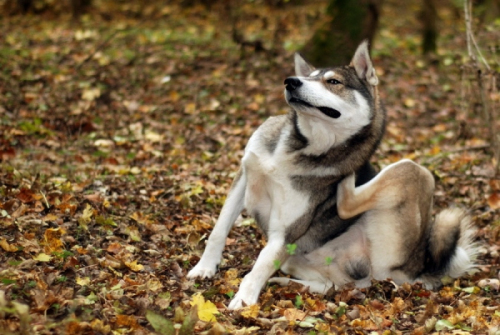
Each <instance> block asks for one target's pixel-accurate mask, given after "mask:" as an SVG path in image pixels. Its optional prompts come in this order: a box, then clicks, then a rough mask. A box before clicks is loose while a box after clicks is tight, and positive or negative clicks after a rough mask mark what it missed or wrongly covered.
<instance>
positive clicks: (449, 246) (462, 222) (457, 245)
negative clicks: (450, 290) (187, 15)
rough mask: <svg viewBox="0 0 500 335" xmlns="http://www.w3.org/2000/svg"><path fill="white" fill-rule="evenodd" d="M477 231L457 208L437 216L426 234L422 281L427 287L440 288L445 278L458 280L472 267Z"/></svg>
mask: <svg viewBox="0 0 500 335" xmlns="http://www.w3.org/2000/svg"><path fill="white" fill-rule="evenodd" d="M475 234H476V229H475V228H474V227H473V226H472V221H471V218H470V216H469V215H467V213H466V212H465V211H464V210H462V209H459V208H450V209H445V210H443V211H442V212H440V213H439V214H438V215H437V216H436V219H435V221H434V224H433V225H432V228H431V229H430V231H429V234H428V243H427V250H426V257H425V270H424V274H423V275H422V277H421V280H422V281H423V282H424V283H425V284H426V285H427V286H432V287H436V286H440V285H441V283H440V279H441V278H442V277H445V276H449V277H452V278H458V277H460V276H462V275H464V274H465V273H466V272H467V271H469V270H471V269H473V268H474V267H475V263H474V261H475V259H476V255H477V251H478V246H477V244H476V243H474V236H475Z"/></svg>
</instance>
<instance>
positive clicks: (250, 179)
mask: <svg viewBox="0 0 500 335" xmlns="http://www.w3.org/2000/svg"><path fill="white" fill-rule="evenodd" d="M295 72H296V77H289V78H287V79H286V80H285V82H284V84H285V99H286V101H287V103H288V105H289V106H290V107H291V109H290V112H289V113H288V114H287V115H280V116H275V117H271V118H269V119H268V120H266V121H265V122H264V123H263V124H262V125H261V126H260V127H259V128H258V129H257V130H256V131H255V132H254V134H253V135H252V136H251V137H250V139H249V141H248V144H247V146H246V148H245V153H244V156H243V159H242V164H241V168H240V170H239V172H238V174H237V176H236V177H235V179H234V181H233V184H232V186H231V189H230V191H229V194H228V197H227V199H226V201H225V203H224V206H223V208H222V211H221V213H220V216H219V219H218V220H217V223H216V224H215V227H214V229H213V231H212V233H211V234H210V237H209V238H208V242H207V245H206V249H205V251H204V253H203V255H202V257H201V259H200V261H199V262H198V264H197V265H196V266H195V267H194V268H193V269H192V270H191V271H190V272H189V273H188V278H190V279H194V278H197V277H201V278H209V277H212V276H213V275H214V274H215V272H216V268H217V266H218V264H219V262H220V258H221V255H222V251H223V248H224V245H225V241H226V237H227V235H228V233H229V231H230V229H231V227H232V225H233V223H234V222H235V220H236V218H237V217H238V215H239V214H240V212H241V211H242V210H243V208H246V209H247V212H248V213H249V214H250V215H252V216H253V217H254V218H255V220H256V222H257V225H258V226H259V227H260V228H261V229H262V231H263V232H264V234H265V235H266V237H267V240H268V243H267V245H266V246H265V247H264V248H263V249H262V251H261V252H260V254H259V256H258V258H257V260H256V262H255V264H254V266H253V269H252V270H251V272H250V273H248V274H247V275H246V276H245V278H244V279H243V281H242V282H241V285H240V288H239V291H238V293H237V294H236V295H235V296H234V298H233V300H232V301H231V303H230V304H229V306H228V308H229V309H238V308H241V307H242V306H243V304H244V303H245V304H247V305H250V304H255V303H256V302H257V299H258V296H259V293H260V290H261V288H262V287H263V286H264V284H265V283H266V282H267V280H268V279H269V278H270V277H271V275H272V274H273V273H274V272H275V271H276V269H275V264H284V263H285V261H286V260H287V259H288V258H289V257H290V255H289V254H288V253H287V252H286V246H287V244H296V245H297V250H296V251H297V252H298V253H301V254H308V253H310V252H312V251H314V250H316V249H318V248H320V247H321V246H323V245H325V243H327V242H328V241H330V240H332V239H334V238H335V237H337V236H340V235H341V234H342V233H344V232H346V231H347V230H348V228H349V227H350V226H351V225H352V224H354V223H355V222H356V221H357V218H356V217H355V218H349V219H346V220H344V219H341V218H340V217H339V215H338V213H337V204H336V193H337V186H338V183H339V182H340V181H341V180H342V179H344V178H345V177H346V176H349V175H351V174H352V173H354V172H356V175H357V180H356V184H357V185H361V184H363V183H365V182H367V181H369V180H370V179H371V178H373V177H374V176H375V174H376V173H375V170H374V169H373V167H372V166H371V165H370V163H369V159H370V157H371V156H372V154H373V152H374V151H375V149H376V148H377V147H378V145H379V143H380V141H381V139H382V136H383V134H384V129H385V110H384V108H383V106H382V103H381V101H380V97H379V93H378V87H377V85H378V78H377V76H376V74H375V69H374V68H373V65H372V62H371V59H370V56H369V53H368V44H367V42H363V43H362V44H360V46H359V47H358V48H357V50H356V52H355V54H354V56H353V59H352V62H351V64H350V65H349V66H341V67H335V68H326V69H315V68H313V67H312V66H311V65H309V64H308V63H307V62H306V61H305V60H304V59H303V58H302V57H301V56H300V55H299V54H296V55H295Z"/></svg>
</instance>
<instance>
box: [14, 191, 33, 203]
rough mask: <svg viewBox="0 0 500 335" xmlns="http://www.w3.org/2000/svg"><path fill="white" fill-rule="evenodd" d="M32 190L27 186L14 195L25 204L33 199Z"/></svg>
mask: <svg viewBox="0 0 500 335" xmlns="http://www.w3.org/2000/svg"><path fill="white" fill-rule="evenodd" d="M33 195H34V192H33V191H32V190H30V189H28V188H22V189H21V190H20V191H19V193H18V194H17V195H16V198H18V199H19V200H21V201H22V202H23V203H25V204H27V203H30V202H32V201H33Z"/></svg>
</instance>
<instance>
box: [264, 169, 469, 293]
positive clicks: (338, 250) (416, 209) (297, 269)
mask: <svg viewBox="0 0 500 335" xmlns="http://www.w3.org/2000/svg"><path fill="white" fill-rule="evenodd" d="M433 193H434V177H433V176H432V174H431V173H430V172H429V170H427V169H426V168H424V167H423V166H421V165H418V164H416V163H414V162H413V161H411V160H408V159H403V160H401V161H399V162H397V163H394V164H391V165H389V166H387V167H386V168H384V169H383V170H382V171H381V172H380V173H379V174H378V175H377V176H376V177H375V178H373V179H372V180H370V181H368V182H367V183H365V184H363V185H361V186H358V187H356V186H355V176H354V174H352V175H350V176H348V177H346V178H345V179H343V180H342V181H341V182H340V183H339V184H338V189H337V210H338V214H339V216H340V217H341V218H342V219H350V218H354V217H359V219H358V220H357V221H356V223H355V224H353V225H352V226H351V227H350V228H349V229H348V231H347V232H345V233H343V234H342V235H340V236H338V237H337V238H334V239H332V240H331V241H329V242H328V243H326V244H325V245H324V246H322V247H320V248H318V249H316V250H314V251H312V252H310V253H308V254H297V255H293V256H291V257H290V258H289V259H288V260H287V261H286V263H285V264H284V265H283V267H282V271H283V272H285V273H288V274H290V275H292V276H294V277H295V278H298V279H289V278H271V279H270V280H269V281H270V282H274V283H277V284H280V285H287V284H288V283H289V282H290V281H295V282H298V283H301V284H303V285H305V286H308V287H309V290H310V291H311V292H315V293H321V294H326V293H327V291H328V290H329V289H330V288H331V287H332V286H336V287H339V286H342V285H344V284H347V283H349V282H354V284H355V285H356V287H360V288H362V287H368V286H370V285H371V279H377V280H385V279H387V278H391V279H392V280H393V281H394V282H395V283H396V284H403V283H414V282H421V283H423V284H424V286H425V287H426V288H428V289H434V288H437V287H439V286H441V278H443V277H445V276H449V277H452V278H457V277H460V276H462V275H463V274H464V273H465V272H467V271H468V270H471V269H472V268H474V262H473V260H474V258H475V256H476V253H477V251H478V248H477V244H475V243H474V242H473V238H474V235H475V229H474V228H473V226H472V223H471V218H470V217H469V216H468V215H467V214H466V212H465V211H464V210H462V209H459V208H449V209H445V210H443V211H441V212H440V213H439V214H438V215H437V216H436V218H435V220H434V221H433V220H432V200H433Z"/></svg>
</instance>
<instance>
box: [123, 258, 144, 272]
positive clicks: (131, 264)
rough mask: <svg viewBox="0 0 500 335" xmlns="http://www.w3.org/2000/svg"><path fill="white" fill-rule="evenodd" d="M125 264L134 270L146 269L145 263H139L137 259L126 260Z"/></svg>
mask: <svg viewBox="0 0 500 335" xmlns="http://www.w3.org/2000/svg"><path fill="white" fill-rule="evenodd" d="M124 264H125V266H127V267H128V268H129V269H130V270H132V271H134V272H139V271H142V270H143V269H144V265H142V264H138V263H137V261H136V260H135V261H133V262H124Z"/></svg>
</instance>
